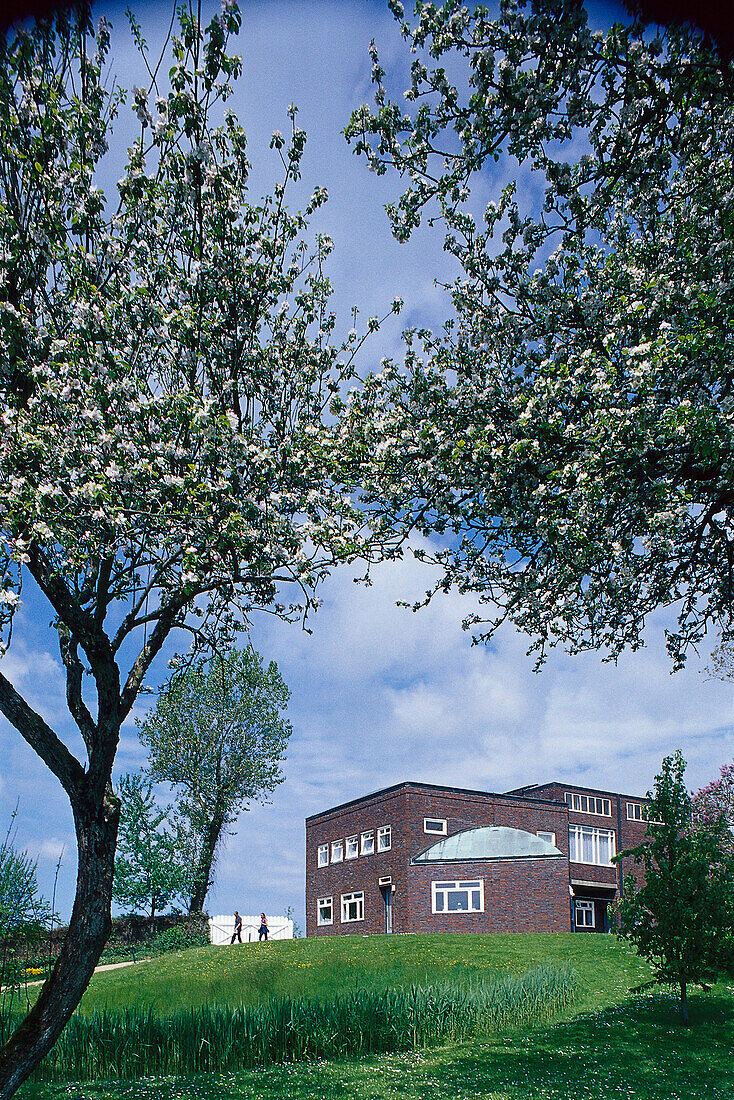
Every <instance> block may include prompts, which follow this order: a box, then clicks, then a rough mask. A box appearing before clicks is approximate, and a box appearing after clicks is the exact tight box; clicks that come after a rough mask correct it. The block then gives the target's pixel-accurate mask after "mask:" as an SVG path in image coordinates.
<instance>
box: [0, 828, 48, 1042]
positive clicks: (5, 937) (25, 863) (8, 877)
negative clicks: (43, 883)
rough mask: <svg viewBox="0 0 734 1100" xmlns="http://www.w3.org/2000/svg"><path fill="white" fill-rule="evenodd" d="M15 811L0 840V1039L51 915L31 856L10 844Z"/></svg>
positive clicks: (8, 1025) (4, 1031) (9, 1019)
mask: <svg viewBox="0 0 734 1100" xmlns="http://www.w3.org/2000/svg"><path fill="white" fill-rule="evenodd" d="M15 815H16V811H13V813H12V814H11V817H10V824H9V826H8V830H7V833H6V834H5V838H4V839H3V841H2V843H0V1041H2V1040H4V1039H5V1038H6V1036H7V1034H9V1031H10V1026H11V1012H12V1009H13V1005H14V1002H15V1000H16V999H19V998H20V997H21V996H22V991H23V987H24V984H25V968H26V967H27V965H28V960H29V958H30V957H31V956H32V955H33V954H34V953H35V950H36V949H37V947H38V943H39V940H40V938H41V936H42V935H43V933H44V931H45V929H46V927H47V925H48V922H49V919H50V916H51V910H50V908H49V906H48V904H47V903H46V901H45V900H44V899H43V898H42V897H40V896H39V893H38V882H37V880H36V864H35V862H34V860H32V859H31V857H30V856H29V855H28V853H27V852H19V851H16V849H15V847H14V844H13V824H14V821H15Z"/></svg>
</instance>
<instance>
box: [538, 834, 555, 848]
mask: <svg viewBox="0 0 734 1100" xmlns="http://www.w3.org/2000/svg"><path fill="white" fill-rule="evenodd" d="M536 835H537V836H539V837H540V839H541V840H546V841H547V842H548V844H552V845H553V847H554V848H555V846H556V834H555V833H537V834H536Z"/></svg>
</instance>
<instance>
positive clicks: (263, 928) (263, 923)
mask: <svg viewBox="0 0 734 1100" xmlns="http://www.w3.org/2000/svg"><path fill="white" fill-rule="evenodd" d="M257 932H258V934H257V938H258V940H261V939H262V938H263V936H264V937H265V939H266V940H267V938H268V918H267V917H266V916H265V914H264V913H261V914H260V927H259V928H258V930H257Z"/></svg>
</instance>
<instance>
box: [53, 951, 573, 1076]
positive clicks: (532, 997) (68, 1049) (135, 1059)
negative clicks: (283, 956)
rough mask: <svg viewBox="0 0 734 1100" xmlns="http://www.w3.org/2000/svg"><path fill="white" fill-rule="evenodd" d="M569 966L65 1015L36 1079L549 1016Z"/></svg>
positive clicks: (310, 1056)
mask: <svg viewBox="0 0 734 1100" xmlns="http://www.w3.org/2000/svg"><path fill="white" fill-rule="evenodd" d="M577 985H578V983H577V977H576V975H575V973H574V971H573V970H572V969H571V968H570V967H566V966H564V967H551V966H543V967H539V968H538V969H536V970H533V971H530V972H527V973H524V974H516V975H512V974H511V975H505V976H503V977H501V978H498V979H496V980H493V981H470V982H463V983H460V982H458V981H446V982H443V983H441V984H437V985H422V986H417V985H416V986H412V987H411V988H408V989H386V990H381V991H366V990H356V991H355V992H354V993H351V994H348V995H345V996H340V997H337V998H334V999H333V1000H330V1001H321V1000H315V999H310V998H300V999H286V998H283V999H273V1000H271V1001H268V1002H265V1003H263V1004H260V1005H255V1006H253V1007H244V1006H242V1007H239V1008H227V1007H216V1006H214V1007H203V1008H198V1009H190V1010H188V1011H186V1012H181V1013H177V1014H175V1015H172V1016H167V1017H161V1016H158V1015H157V1014H156V1013H155V1011H154V1010H152V1009H127V1010H125V1011H123V1012H115V1011H110V1010H105V1011H103V1012H95V1013H93V1014H92V1015H91V1016H75V1017H73V1018H72V1020H71V1021H70V1022H69V1024H68V1025H67V1027H66V1029H65V1030H64V1032H63V1034H62V1036H61V1038H60V1039H59V1041H58V1042H57V1044H56V1046H55V1047H54V1049H53V1050H52V1051H51V1053H50V1054H49V1055H48V1056H47V1058H46V1059H45V1060H44V1061H43V1062H42V1063H41V1065H40V1066H39V1067H38V1069H37V1071H36V1075H35V1077H36V1080H47V1081H48V1080H55V1081H59V1080H76V1081H80V1080H94V1079H100V1078H102V1079H104V1078H107V1079H109V1078H118V1079H130V1078H136V1077H142V1076H149V1075H165V1074H184V1075H186V1074H191V1073H200V1072H207V1071H210V1072H222V1071H225V1070H237V1069H248V1068H251V1067H255V1066H263V1065H268V1064H272V1063H277V1062H287V1061H311V1060H316V1059H339V1058H343V1057H355V1056H359V1055H362V1054H378V1053H383V1052H395V1051H404V1050H411V1049H414V1048H416V1047H425V1046H428V1045H432V1044H435V1043H440V1042H447V1041H450V1040H461V1039H467V1038H470V1037H472V1036H475V1035H485V1034H492V1033H496V1032H501V1031H507V1030H512V1029H516V1028H522V1027H525V1026H528V1025H531V1024H534V1023H544V1022H550V1021H551V1020H553V1019H554V1018H556V1017H557V1016H558V1015H559V1014H560V1013H561V1012H562V1011H563V1010H564V1009H565V1008H567V1007H568V1006H569V1005H570V1004H572V1003H573V1002H574V1001H575V1000H576V997H577Z"/></svg>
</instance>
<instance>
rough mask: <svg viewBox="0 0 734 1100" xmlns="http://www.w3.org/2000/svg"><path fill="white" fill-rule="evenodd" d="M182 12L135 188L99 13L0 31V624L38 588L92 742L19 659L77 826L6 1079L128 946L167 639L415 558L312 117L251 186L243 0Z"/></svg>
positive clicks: (9, 1086) (13, 710)
mask: <svg viewBox="0 0 734 1100" xmlns="http://www.w3.org/2000/svg"><path fill="white" fill-rule="evenodd" d="M178 18H179V21H180V23H179V25H178V29H177V32H176V33H173V34H172V35H171V36H170V60H169V61H168V62H167V63H166V64H165V65H161V64H158V65H155V64H154V63H153V62H151V61H150V60H149V57H148V54H147V52H146V45H145V42H144V41H143V39H142V37H141V34H140V30H139V28H138V26H137V24H136V23H135V21H134V20H132V29H133V33H134V35H135V36H136V37H137V40H138V45H139V47H140V50H141V55H142V59H143V61H144V62H145V64H146V65H148V72H149V80H148V83H147V85H146V86H145V87H143V88H136V89H134V93H133V108H134V110H135V113H136V115H137V118H138V120H139V126H140V129H139V136H138V137H137V139H136V140H135V141H134V143H133V145H132V147H131V148H130V150H129V152H128V158H127V161H126V163H125V166H124V170H123V173H122V177H121V179H120V181H119V184H118V186H117V194H114V193H113V194H104V193H103V191H102V190H101V189H100V188H99V187H98V186H97V183H98V180H99V168H100V162H101V161H102V159H103V158H104V157H105V156H106V154H107V153H108V145H109V142H110V135H111V125H112V121H113V119H114V117H115V115H116V114H117V113H118V112H119V111H120V110H121V108H122V105H123V102H124V95H123V93H121V92H120V91H118V90H117V88H116V86H115V83H114V81H112V80H111V79H109V76H108V74H106V72H105V68H106V58H107V55H108V50H109V41H110V39H109V29H108V27H107V25H106V23H105V21H104V19H103V20H101V21H100V23H99V26H98V28H97V29H96V31H95V30H93V27H92V23H91V20H90V12H89V8H88V5H86V4H84V3H82V4H80V5H77V6H76V7H75V8H74V9H73V10H72V11H71V12H62V13H59V14H58V15H56V16H55V17H54V18H49V19H46V20H39V21H38V22H36V23H35V24H33V25H23V26H20V27H18V28H17V29H15V30H11V31H9V32H8V33H7V34H6V35H4V36H3V37H2V39H0V149H2V155H1V157H0V288H1V290H0V425H1V432H2V434H1V436H0V528H1V530H2V541H1V543H0V626H1V627H2V638H1V639H0V640H2V644H3V648H6V647H7V645H8V644H9V642H10V638H11V630H12V625H13V613H14V610H15V608H16V606H17V604H18V601H19V600H20V599H21V596H22V586H23V584H26V585H27V584H32V585H34V586H35V587H36V588H37V590H38V591H39V592H40V593H41V594H42V596H43V597H45V599H46V600H47V602H48V604H49V605H50V608H51V613H52V615H53V626H52V629H53V630H54V631H55V633H56V635H57V638H58V645H59V652H60V655H61V659H62V661H63V667H64V669H65V675H66V698H67V703H68V708H69V712H70V714H71V716H72V717H73V719H74V722H75V723H76V726H77V728H78V730H79V733H80V734H81V737H82V739H83V743H84V747H85V750H86V759H85V760H84V759H82V760H80V759H77V757H76V756H75V755H74V754H73V753H72V752H71V751H70V749H69V747H68V746H67V744H66V743H65V742H64V740H63V739H62V737H61V736H59V733H58V732H57V731H56V730H54V729H52V728H51V727H50V726H49V724H48V723H47V722H46V721H45V720H44V718H43V717H42V716H41V715H40V714H39V713H37V712H36V711H35V710H34V709H33V708H32V707H31V705H30V704H29V702H28V701H27V700H26V699H24V698H23V697H22V696H21V695H20V694H19V692H18V691H17V690H16V689H15V687H14V686H13V685H12V683H10V682H9V680H8V678H7V677H6V676H5V675H3V673H2V671H0V712H2V714H3V715H4V716H5V717H6V718H7V719H8V721H9V722H10V723H11V724H12V725H13V726H14V727H15V729H16V730H17V731H18V732H19V733H20V735H21V736H22V737H23V738H25V740H26V741H27V742H28V744H29V745H30V746H31V747H32V748H33V749H34V750H35V752H36V753H37V754H38V755H39V756H40V758H41V759H42V760H43V761H44V763H45V764H46V765H47V766H48V767H49V768H50V769H51V771H52V772H53V774H54V775H55V776H56V777H57V779H58V781H59V783H60V784H61V785H62V787H63V789H64V791H65V792H66V794H67V796H68V798H69V801H70V804H71V809H72V812H73V817H74V823H75V829H76V837H77V844H78V881H77V890H76V897H75V901H74V907H73V912H72V916H71V920H70V923H69V928H68V933H67V935H66V938H65V940H64V942H63V945H62V948H61V952H60V955H59V958H58V961H57V963H56V966H55V968H54V970H53V973H52V975H51V976H50V978H49V980H48V982H47V983H46V984H45V986H44V987H43V989H42V991H41V993H40V995H39V997H38V1000H37V1001H36V1003H35V1005H34V1006H33V1009H32V1011H31V1012H30V1014H29V1016H28V1017H27V1018H26V1019H25V1021H24V1022H22V1023H21V1024H20V1026H19V1027H18V1029H17V1030H16V1031H15V1033H14V1035H13V1036H12V1037H11V1038H10V1040H9V1041H8V1042H7V1043H6V1044H5V1046H4V1047H3V1048H2V1049H1V1050H0V1097H7V1096H9V1095H11V1094H12V1092H13V1091H14V1090H15V1088H16V1087H17V1086H18V1085H19V1083H20V1082H21V1081H22V1080H24V1079H25V1078H26V1077H27V1075H28V1074H29V1073H30V1071H31V1070H32V1068H33V1066H34V1065H35V1064H36V1063H37V1062H38V1060H39V1059H40V1058H41V1057H42V1056H43V1055H44V1054H45V1053H46V1051H48V1050H49V1048H50V1047H51V1046H52V1045H53V1043H54V1041H55V1039H56V1037H57V1036H58V1034H59V1032H60V1030H61V1028H62V1027H63V1025H64V1023H65V1022H66V1020H67V1019H68V1018H69V1016H70V1015H71V1013H72V1011H73V1009H74V1008H75V1006H76V1005H77V1003H78V1002H79V1000H80V998H81V996H82V993H83V991H84V989H85V987H86V985H87V983H88V981H89V978H90V976H91V974H92V971H93V969H94V965H95V963H96V961H97V959H98V957H99V955H100V952H101V950H102V947H103V945H104V943H105V940H106V938H107V935H108V931H109V927H110V895H111V889H112V875H113V866H114V852H115V838H116V833H117V826H118V819H119V811H120V807H119V801H118V798H117V797H116V796H115V794H114V793H113V791H112V788H111V785H110V778H111V770H112V765H113V761H114V758H115V750H116V748H117V744H118V739H119V735H120V727H121V724H122V722H123V721H124V720H125V718H126V716H128V715H129V714H130V710H131V708H132V706H133V704H134V702H135V699H136V697H137V695H138V692H139V690H140V688H141V685H142V683H143V680H144V677H145V676H146V673H147V671H148V669H149V667H150V665H151V662H152V661H153V660H154V659H155V657H156V655H157V654H159V653H160V651H161V647H162V646H163V645H164V643H165V642H166V640H167V639H168V638H169V636H170V635H171V632H172V631H175V630H184V631H190V632H191V633H192V634H193V635H194V637H195V639H196V643H197V644H200V645H206V644H209V643H211V642H212V641H213V640H214V639H215V637H220V635H221V631H222V630H225V631H226V629H227V628H228V627H231V626H232V625H234V624H236V622H238V621H239V622H242V621H245V620H246V619H247V617H248V616H249V615H250V614H251V612H252V611H253V609H256V608H265V609H267V610H269V611H271V612H273V613H275V614H277V615H281V616H285V617H289V618H298V617H300V616H302V615H304V614H305V613H306V611H307V610H308V608H309V607H310V606H312V605H313V603H314V590H315V588H316V586H317V584H318V582H319V580H320V579H321V578H322V577H323V576H324V574H325V573H326V571H327V570H328V569H329V568H330V567H331V566H332V565H334V564H335V563H336V562H339V561H343V560H352V559H354V558H356V557H359V556H374V557H378V556H383V555H385V554H390V553H392V552H394V550H395V542H394V541H392V540H391V536H390V534H389V532H388V531H387V529H382V528H380V526H379V522H375V523H372V525H371V527H368V526H367V525H366V513H365V511H364V510H363V509H360V508H358V507H357V506H356V505H355V503H354V501H353V497H352V496H351V495H350V489H351V484H350V482H349V481H348V480H345V477H344V476H342V473H341V468H342V467H343V465H344V463H343V461H342V458H343V456H344V455H345V454H346V453H347V452H349V459H350V465H351V468H352V469H354V466H355V463H354V453H353V451H352V449H351V445H350V443H349V436H348V432H347V430H346V428H345V426H344V424H343V423H342V422H341V420H340V416H339V408H338V404H337V405H335V406H334V407H335V410H336V411H335V412H334V413H330V411H329V407H330V403H331V402H332V399H336V398H337V397H338V393H339V390H340V388H341V387H342V386H343V384H345V382H346V381H347V379H348V378H349V377H350V376H351V374H352V360H353V353H354V350H355V349H356V347H357V346H358V344H359V343H360V341H359V339H358V338H357V337H356V336H354V335H352V334H350V337H349V338H348V339H347V341H346V343H345V344H344V345H342V346H341V347H339V346H335V344H334V340H333V329H334V318H333V316H332V315H331V313H330V312H329V308H328V302H329V293H330V287H329V283H328V280H327V278H326V275H325V274H324V270H323V262H324V260H325V258H326V256H327V254H328V252H329V251H330V248H331V242H330V241H329V240H328V239H326V238H324V237H316V238H315V243H314V245H313V247H312V248H309V247H308V246H307V244H306V243H305V241H304V232H305V230H306V227H307V221H306V217H307V216H308V215H309V214H311V213H312V212H313V211H314V210H316V208H317V207H319V206H320V205H321V204H322V203H323V202H324V200H325V198H326V195H325V193H324V192H323V191H322V190H317V191H316V192H315V193H314V195H313V197H312V199H311V201H310V202H309V204H308V206H307V208H306V212H305V215H301V214H292V213H289V212H288V210H287V208H286V205H285V200H284V196H285V188H286V184H287V183H288V181H292V180H294V179H296V178H297V177H298V175H299V166H300V162H301V156H302V153H303V149H304V141H305V135H304V133H303V131H302V130H300V129H299V128H298V127H297V126H296V124H295V109H293V110H292V112H291V118H292V127H291V134H290V137H289V138H288V139H286V138H284V137H283V136H282V135H281V134H280V133H275V134H274V135H273V139H272V148H273V149H274V156H276V157H277V158H279V161H280V162H281V164H282V180H281V182H280V183H278V184H277V185H276V186H275V189H274V193H273V195H272V196H270V197H268V198H266V199H264V200H263V201H262V202H261V203H259V204H252V203H250V202H249V201H248V198H247V179H248V162H247V158H246V151H245V134H244V132H243V131H242V129H241V127H240V126H239V124H238V122H237V119H236V118H235V117H234V116H233V115H232V114H231V113H229V112H228V111H227V109H226V107H225V106H223V104H224V101H225V100H226V98H227V96H228V94H229V92H230V88H231V83H232V80H233V79H234V78H235V77H236V76H237V74H238V72H239V67H240V63H239V60H238V59H237V58H236V57H233V56H230V55H229V53H228V51H227V43H228V39H229V36H230V35H231V34H232V33H233V32H235V31H236V30H237V28H238V26H239V14H238V11H237V8H236V6H234V5H233V4H232V3H229V2H228V0H225V3H224V5H223V10H222V13H221V14H218V15H217V16H216V17H215V18H214V19H213V20H212V21H211V23H210V24H209V26H208V27H207V28H206V29H204V28H203V27H202V24H201V18H200V11H197V8H196V3H193V6H191V7H189V6H188V5H187V4H184V5H183V6H182V7H181V8H180V9H179V16H178ZM169 66H170V72H169ZM163 72H169V77H168V78H167V79H166V80H165V81H164V80H163V77H162V73H163ZM111 155H112V154H111V153H110V156H111ZM279 170H280V168H279ZM377 323H378V322H377V321H372V322H370V326H369V327H370V328H374V327H375V326H376V325H377ZM288 588H290V590H291V591H295V592H297V595H296V596H295V597H294V598H293V599H288V598H286V599H284V598H283V597H282V595H281V592H283V591H285V590H287V589H288ZM0 669H1V666H0ZM87 674H90V675H87Z"/></svg>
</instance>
